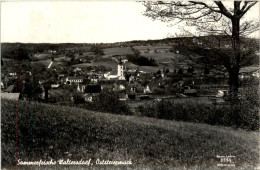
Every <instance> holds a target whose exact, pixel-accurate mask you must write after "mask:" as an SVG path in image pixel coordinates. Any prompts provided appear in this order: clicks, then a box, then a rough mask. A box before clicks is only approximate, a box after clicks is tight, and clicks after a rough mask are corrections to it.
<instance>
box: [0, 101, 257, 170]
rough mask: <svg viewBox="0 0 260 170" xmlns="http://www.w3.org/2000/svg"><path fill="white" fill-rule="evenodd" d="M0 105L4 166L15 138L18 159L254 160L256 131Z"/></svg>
mask: <svg viewBox="0 0 260 170" xmlns="http://www.w3.org/2000/svg"><path fill="white" fill-rule="evenodd" d="M1 104H2V106H1V114H2V115H1V120H2V124H1V128H2V156H1V157H2V167H6V168H14V167H15V162H16V139H17V158H18V159H22V160H23V161H38V160H40V159H42V160H50V159H54V160H58V159H70V160H80V159H85V160H87V159H90V158H91V159H92V160H93V161H95V160H96V159H98V158H99V159H105V160H122V161H124V160H130V159H131V160H132V162H133V165H131V166H129V169H143V168H144V167H150V168H149V169H153V168H154V169H169V168H177V169H180V168H181V169H183V168H187V167H194V168H212V167H216V166H217V164H219V163H220V159H219V158H217V155H220V156H227V155H232V156H235V158H234V159H233V162H234V164H235V166H236V167H240V168H250V167H251V168H252V167H256V166H257V164H258V161H259V156H258V155H259V147H258V144H259V136H258V132H250V131H244V130H233V129H231V128H227V127H220V126H210V125H206V124H198V123H187V122H181V121H179V122H178V121H170V120H160V119H155V118H147V117H138V116H125V115H115V114H108V113H100V112H94V111H88V110H84V109H79V108H70V107H65V106H54V105H48V104H41V103H33V102H28V101H18V102H16V101H10V100H4V99H3V100H2V103H1ZM16 109H17V117H16ZM16 120H17V129H16ZM16 136H17V138H16ZM93 166H94V167H97V168H100V167H99V166H101V165H99V166H98V165H93ZM104 167H105V166H102V168H104ZM18 168H19V167H18ZM20 168H25V169H26V167H20ZM27 168H28V167H27ZM79 168H82V167H77V169H79ZM110 168H111V166H110ZM113 168H117V167H116V166H114V167H113Z"/></svg>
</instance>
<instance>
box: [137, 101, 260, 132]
mask: <svg viewBox="0 0 260 170" xmlns="http://www.w3.org/2000/svg"><path fill="white" fill-rule="evenodd" d="M138 111H139V112H140V114H141V115H142V116H147V117H154V118H159V119H167V120H177V121H188V122H196V123H207V124H211V125H223V126H230V127H235V128H242V129H246V130H257V129H258V128H259V113H258V107H257V106H256V105H254V106H250V105H249V104H248V103H245V101H244V100H241V102H240V103H239V104H238V105H236V106H231V105H217V106H216V105H212V104H198V103H173V102H170V101H168V100H162V101H160V102H154V103H151V104H147V105H142V106H139V107H138Z"/></svg>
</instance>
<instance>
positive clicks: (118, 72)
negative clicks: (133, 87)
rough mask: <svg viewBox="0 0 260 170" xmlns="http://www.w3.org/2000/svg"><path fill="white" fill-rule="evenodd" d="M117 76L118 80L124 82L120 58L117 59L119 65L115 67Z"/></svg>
mask: <svg viewBox="0 0 260 170" xmlns="http://www.w3.org/2000/svg"><path fill="white" fill-rule="evenodd" d="M117 75H118V79H119V80H125V76H124V68H123V62H122V59H121V57H120V59H119V63H118V67H117Z"/></svg>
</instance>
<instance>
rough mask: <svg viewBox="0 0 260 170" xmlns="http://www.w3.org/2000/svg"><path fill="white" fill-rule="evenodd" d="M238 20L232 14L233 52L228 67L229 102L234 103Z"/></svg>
mask: <svg viewBox="0 0 260 170" xmlns="http://www.w3.org/2000/svg"><path fill="white" fill-rule="evenodd" d="M239 21H240V18H237V17H236V16H234V17H233V18H232V48H233V54H232V56H231V57H230V68H229V72H228V73H229V90H230V99H231V103H236V102H237V100H238V86H239V83H238V74H239V69H240V68H239V62H240V56H241V52H240V38H239V30H240V28H239Z"/></svg>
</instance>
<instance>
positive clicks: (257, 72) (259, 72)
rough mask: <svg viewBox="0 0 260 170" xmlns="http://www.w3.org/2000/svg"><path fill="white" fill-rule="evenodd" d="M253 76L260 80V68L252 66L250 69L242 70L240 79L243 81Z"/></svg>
mask: <svg viewBox="0 0 260 170" xmlns="http://www.w3.org/2000/svg"><path fill="white" fill-rule="evenodd" d="M251 76H253V77H256V78H259V77H260V68H259V67H254V66H250V67H243V68H241V69H240V71H239V78H241V79H243V78H248V77H251Z"/></svg>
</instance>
